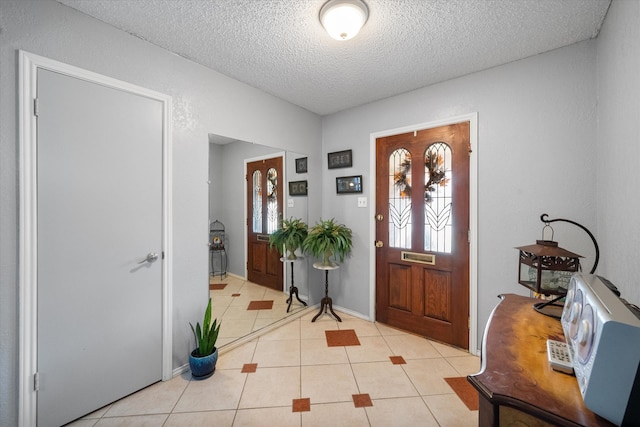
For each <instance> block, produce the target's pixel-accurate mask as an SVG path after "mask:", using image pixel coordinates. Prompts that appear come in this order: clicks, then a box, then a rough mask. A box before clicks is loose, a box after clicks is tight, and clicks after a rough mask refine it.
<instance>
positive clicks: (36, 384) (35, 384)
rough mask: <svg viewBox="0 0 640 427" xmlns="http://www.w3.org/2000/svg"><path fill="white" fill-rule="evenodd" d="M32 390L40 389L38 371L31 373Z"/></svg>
mask: <svg viewBox="0 0 640 427" xmlns="http://www.w3.org/2000/svg"><path fill="white" fill-rule="evenodd" d="M33 391H40V373H39V372H36V373H35V374H33Z"/></svg>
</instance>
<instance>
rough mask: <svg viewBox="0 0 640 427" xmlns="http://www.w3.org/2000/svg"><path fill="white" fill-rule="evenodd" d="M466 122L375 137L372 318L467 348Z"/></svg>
mask: <svg viewBox="0 0 640 427" xmlns="http://www.w3.org/2000/svg"><path fill="white" fill-rule="evenodd" d="M469 153H470V143H469V123H468V122H464V123H457V124H452V125H446V126H441V127H438V128H433V129H425V130H420V131H417V132H415V133H414V132H410V133H406V134H401V135H393V136H388V137H384V138H378V139H377V140H376V183H377V184H376V246H377V248H376V320H378V321H380V322H382V323H387V324H389V325H392V326H396V327H399V328H402V329H405V330H408V331H411V332H415V333H417V334H420V335H423V336H426V337H428V338H432V339H434V340H437V341H441V342H445V343H449V344H452V345H455V346H458V347H461V348H465V349H466V348H468V346H469V323H468V322H469V240H468V239H469V238H468V232H469Z"/></svg>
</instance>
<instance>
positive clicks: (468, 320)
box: [467, 316, 471, 329]
mask: <svg viewBox="0 0 640 427" xmlns="http://www.w3.org/2000/svg"><path fill="white" fill-rule="evenodd" d="M467 329H471V316H469V317H467Z"/></svg>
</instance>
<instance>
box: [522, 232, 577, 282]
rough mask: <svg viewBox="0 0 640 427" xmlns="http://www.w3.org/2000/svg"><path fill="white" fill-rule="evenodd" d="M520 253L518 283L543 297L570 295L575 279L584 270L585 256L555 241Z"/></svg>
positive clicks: (543, 241) (537, 243) (545, 242)
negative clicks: (576, 273)
mask: <svg viewBox="0 0 640 427" xmlns="http://www.w3.org/2000/svg"><path fill="white" fill-rule="evenodd" d="M516 249H518V250H519V251H520V262H519V266H518V283H520V284H521V285H523V286H526V287H527V288H529V289H531V290H532V291H534V292H537V293H539V294H543V295H566V293H567V289H568V287H569V280H570V279H571V275H572V274H573V273H575V272H576V271H578V269H579V268H580V259H579V258H582V256H581V255H578V254H575V253H573V252H571V251H568V250H566V249H563V248H561V247H559V246H558V242H554V241H553V240H537V241H536V244H535V245H528V246H521V247H519V248H516Z"/></svg>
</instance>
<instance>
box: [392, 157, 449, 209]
mask: <svg viewBox="0 0 640 427" xmlns="http://www.w3.org/2000/svg"><path fill="white" fill-rule="evenodd" d="M424 166H425V168H426V169H427V173H428V175H429V180H428V181H427V183H426V184H425V185H424V201H425V203H429V202H431V200H432V197H431V194H430V193H432V192H434V191H436V189H435V186H436V185H440V186H441V187H444V186H445V185H446V184H447V182H449V179H448V178H446V177H445V170H444V160H443V158H442V155H439V154H436V153H431V152H429V153H427V155H426V156H425V157H424ZM410 171H411V155H410V154H408V153H407V155H406V158H405V160H404V161H403V162H401V163H400V171H398V172H396V173H395V174H394V180H395V185H396V187H398V188H399V189H400V197H410V196H411V183H410V182H409V179H408V178H407V176H409V172H410Z"/></svg>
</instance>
